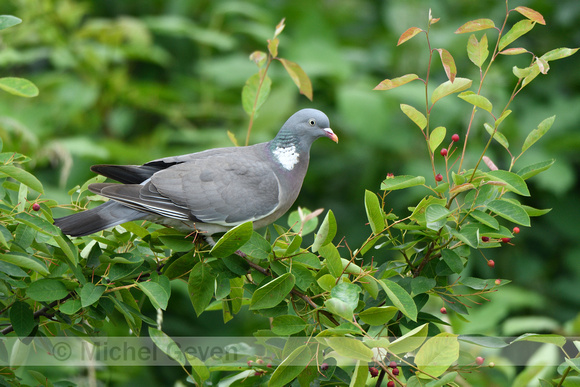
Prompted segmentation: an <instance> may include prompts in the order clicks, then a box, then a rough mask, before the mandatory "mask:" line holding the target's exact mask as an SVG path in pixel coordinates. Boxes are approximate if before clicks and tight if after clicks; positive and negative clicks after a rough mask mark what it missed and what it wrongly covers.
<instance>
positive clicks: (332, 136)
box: [322, 128, 338, 144]
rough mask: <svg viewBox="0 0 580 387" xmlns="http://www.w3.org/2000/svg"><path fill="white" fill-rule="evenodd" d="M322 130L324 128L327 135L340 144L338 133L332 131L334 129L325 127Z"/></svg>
mask: <svg viewBox="0 0 580 387" xmlns="http://www.w3.org/2000/svg"><path fill="white" fill-rule="evenodd" d="M322 130H324V133H325V134H326V137H328V138H330V139H331V140H332V141H334V142H335V143H337V144H338V136H337V135H336V134H334V132H333V131H332V129H330V128H325V129H322Z"/></svg>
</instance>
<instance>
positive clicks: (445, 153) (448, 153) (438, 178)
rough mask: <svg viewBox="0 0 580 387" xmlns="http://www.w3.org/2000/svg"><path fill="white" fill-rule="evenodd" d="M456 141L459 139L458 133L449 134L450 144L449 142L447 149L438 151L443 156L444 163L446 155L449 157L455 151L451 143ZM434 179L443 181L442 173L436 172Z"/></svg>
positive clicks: (446, 158)
mask: <svg viewBox="0 0 580 387" xmlns="http://www.w3.org/2000/svg"><path fill="white" fill-rule="evenodd" d="M458 141H459V135H458V134H457V133H456V134H454V135H453V136H451V144H449V149H448V148H442V149H441V151H440V152H439V153H441V156H443V157H445V165H447V160H448V156H449V157H450V156H451V155H452V154H453V152H454V151H455V150H452V148H453V145H454V144H455V143H456V142H458ZM450 152H451V153H450ZM435 181H436V182H440V181H443V175H441V174H440V173H438V174H436V175H435Z"/></svg>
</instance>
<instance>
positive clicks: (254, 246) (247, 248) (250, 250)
mask: <svg viewBox="0 0 580 387" xmlns="http://www.w3.org/2000/svg"><path fill="white" fill-rule="evenodd" d="M240 251H241V252H242V253H244V254H246V255H248V256H250V257H252V258H255V259H258V260H261V261H263V260H265V259H268V256H269V255H270V253H271V252H272V246H271V245H270V243H269V242H268V241H267V240H266V239H265V238H264V237H263V236H262V235H260V234H258V233H257V232H255V231H254V232H253V233H252V236H251V237H250V240H249V241H248V242H247V243H246V244H245V245H243V246H242V247H241V248H240Z"/></svg>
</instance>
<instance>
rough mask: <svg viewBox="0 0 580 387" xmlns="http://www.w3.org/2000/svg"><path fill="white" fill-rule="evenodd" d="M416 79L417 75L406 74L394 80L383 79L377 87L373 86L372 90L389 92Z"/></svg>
mask: <svg viewBox="0 0 580 387" xmlns="http://www.w3.org/2000/svg"><path fill="white" fill-rule="evenodd" d="M418 78H419V76H418V75H417V74H406V75H403V76H401V77H398V78H394V79H385V80H383V81H381V83H379V84H378V85H377V86H375V88H374V89H373V90H391V89H394V88H395V87H399V86H402V85H404V84H407V83H409V82H411V81H414V80H415V79H418Z"/></svg>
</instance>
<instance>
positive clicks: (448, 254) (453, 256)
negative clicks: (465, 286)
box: [441, 249, 464, 274]
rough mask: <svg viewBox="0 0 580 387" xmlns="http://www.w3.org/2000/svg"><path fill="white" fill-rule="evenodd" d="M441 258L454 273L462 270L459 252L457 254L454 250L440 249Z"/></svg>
mask: <svg viewBox="0 0 580 387" xmlns="http://www.w3.org/2000/svg"><path fill="white" fill-rule="evenodd" d="M441 258H442V259H443V261H445V263H446V264H447V266H449V268H450V269H451V270H452V271H453V272H454V273H456V274H459V273H461V272H462V271H463V268H464V266H463V261H462V260H461V257H460V256H459V254H457V253H456V252H455V251H454V250H450V249H443V250H441Z"/></svg>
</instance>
